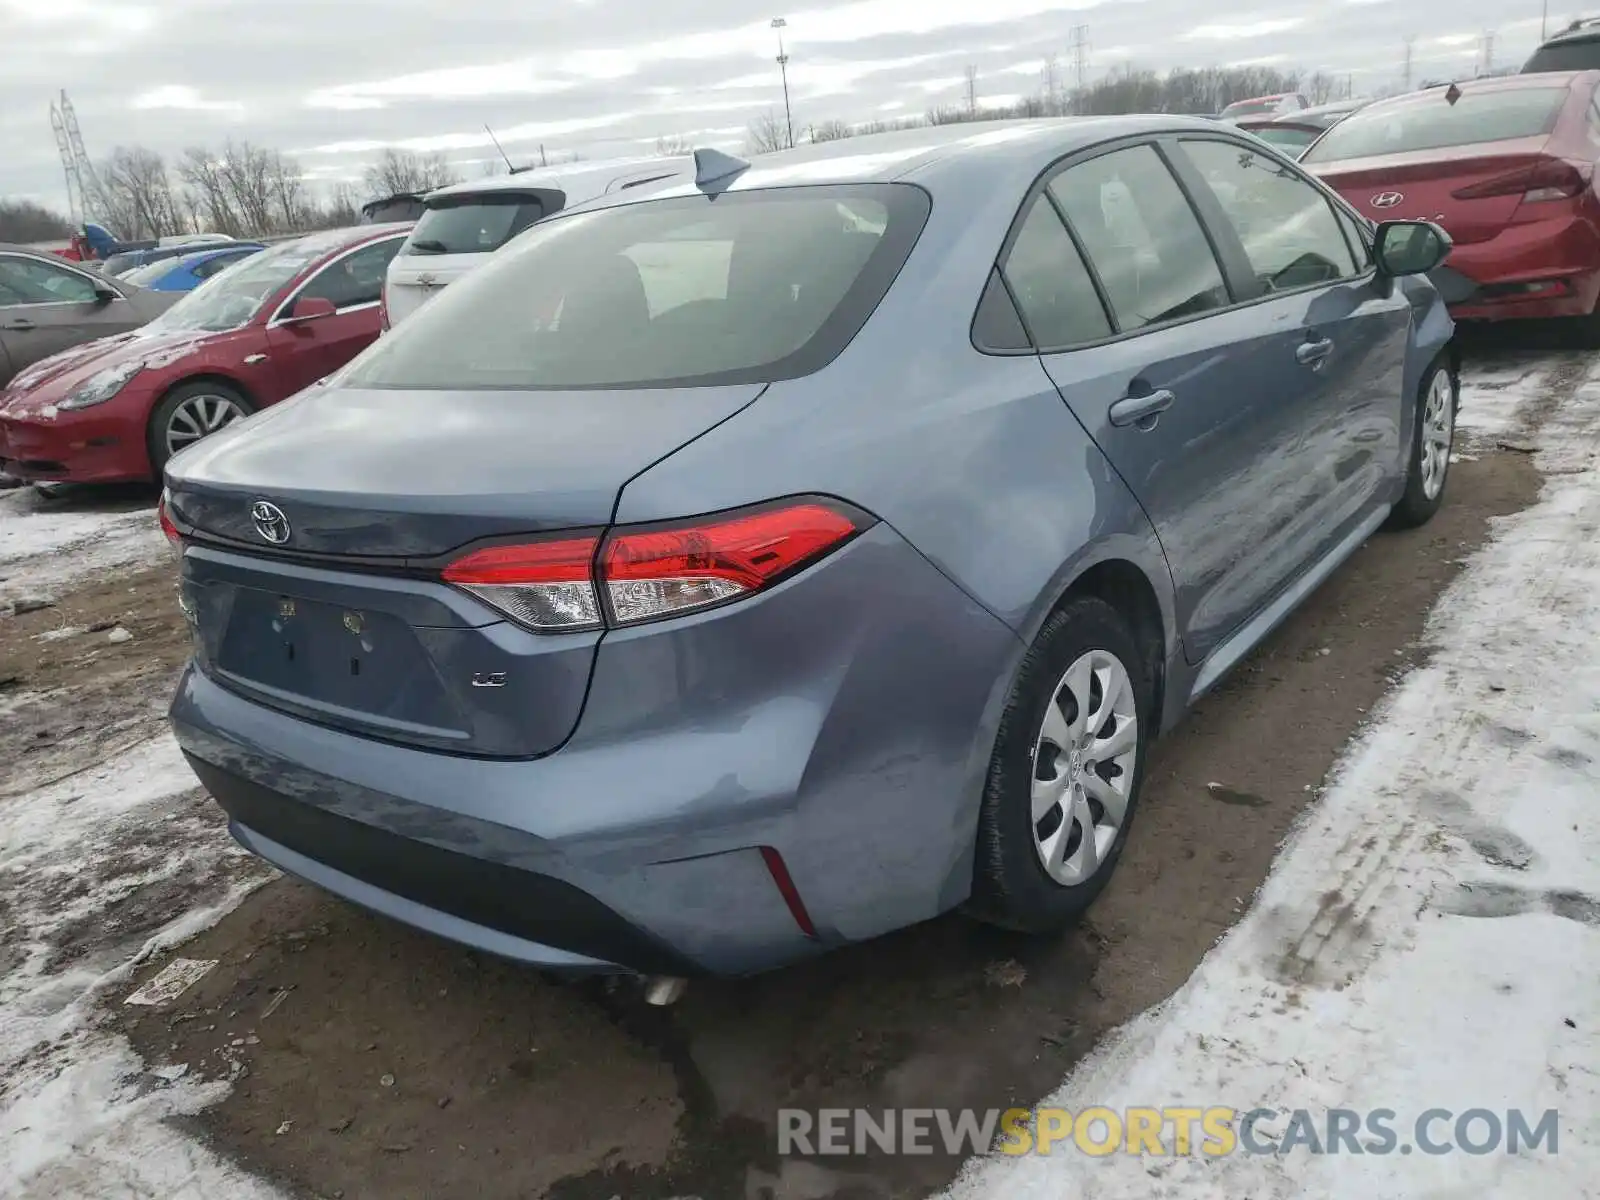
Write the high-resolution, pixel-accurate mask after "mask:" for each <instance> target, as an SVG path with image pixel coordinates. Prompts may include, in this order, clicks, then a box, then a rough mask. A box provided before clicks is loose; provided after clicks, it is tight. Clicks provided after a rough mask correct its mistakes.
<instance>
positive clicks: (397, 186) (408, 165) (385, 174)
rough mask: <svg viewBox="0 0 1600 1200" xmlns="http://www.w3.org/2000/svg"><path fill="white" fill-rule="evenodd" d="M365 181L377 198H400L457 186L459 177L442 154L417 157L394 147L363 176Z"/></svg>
mask: <svg viewBox="0 0 1600 1200" xmlns="http://www.w3.org/2000/svg"><path fill="white" fill-rule="evenodd" d="M362 179H363V181H364V182H365V183H366V185H367V190H368V191H370V192H371V193H373V195H375V196H398V195H406V194H409V193H412V192H431V191H432V190H433V189H434V188H439V187H444V186H445V185H446V184H450V183H456V182H458V180H459V179H460V177H459V176H458V175H457V174H456V173H455V171H453V170H452V169H451V167H450V164H449V163H447V162H446V161H445V158H444V155H442V154H417V153H414V152H413V151H410V150H396V149H394V148H392V147H391V148H390V149H388V150H385V151H384V152H383V153H382V154H381V155H379V156H378V161H377V162H375V163H373V164H372V165H371V166H369V167H368V168H367V169H366V171H365V172H363V174H362Z"/></svg>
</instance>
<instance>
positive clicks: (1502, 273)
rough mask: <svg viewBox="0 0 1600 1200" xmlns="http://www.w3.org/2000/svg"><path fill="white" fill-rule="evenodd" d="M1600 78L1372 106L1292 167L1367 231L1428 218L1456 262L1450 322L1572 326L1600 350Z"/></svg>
mask: <svg viewBox="0 0 1600 1200" xmlns="http://www.w3.org/2000/svg"><path fill="white" fill-rule="evenodd" d="M1597 85H1600V71H1581V72H1566V73H1560V74H1555V73H1552V74H1542V75H1511V76H1505V77H1501V78H1492V79H1473V80H1467V81H1464V82H1461V83H1455V84H1449V85H1445V86H1441V87H1435V88H1428V89H1425V90H1424V91H1420V92H1413V93H1411V94H1410V95H1407V96H1397V97H1395V98H1393V99H1390V100H1379V101H1376V102H1374V103H1372V104H1369V105H1368V106H1366V107H1365V108H1363V109H1361V110H1360V111H1359V112H1356V113H1354V114H1352V115H1351V116H1349V117H1347V118H1346V119H1345V120H1343V121H1341V122H1340V123H1339V124H1337V125H1335V126H1334V127H1333V128H1332V129H1330V130H1328V132H1327V133H1325V134H1323V135H1322V137H1321V138H1320V139H1318V140H1317V141H1316V142H1315V143H1314V144H1313V145H1312V146H1311V148H1310V149H1309V150H1307V151H1306V153H1305V154H1304V156H1302V158H1301V159H1300V163H1301V165H1302V166H1304V167H1306V168H1307V169H1309V170H1311V171H1314V172H1315V173H1316V174H1318V175H1320V176H1321V177H1322V178H1323V180H1325V181H1326V182H1327V183H1329V184H1331V185H1332V186H1333V187H1334V188H1335V189H1337V190H1338V192H1339V193H1340V194H1341V195H1342V196H1344V198H1345V199H1346V200H1348V201H1349V202H1350V203H1351V204H1353V205H1354V206H1355V207H1356V209H1357V210H1358V211H1360V212H1362V213H1364V214H1366V215H1367V216H1369V217H1371V218H1372V219H1373V220H1375V221H1381V220H1394V219H1400V218H1419V217H1420V218H1425V219H1427V220H1431V221H1435V222H1437V223H1438V224H1440V225H1442V226H1444V228H1445V229H1446V230H1447V231H1448V232H1449V234H1450V237H1451V238H1452V239H1453V240H1454V242H1455V249H1454V250H1452V251H1451V253H1450V258H1449V260H1448V262H1446V264H1445V266H1444V267H1442V268H1440V270H1439V271H1438V272H1436V275H1437V276H1438V278H1436V279H1435V282H1436V283H1437V284H1439V286H1440V290H1441V291H1442V292H1443V294H1444V296H1445V299H1446V300H1447V301H1449V302H1450V312H1451V315H1453V316H1454V317H1455V318H1456V319H1458V320H1466V321H1471V320H1483V321H1499V320H1505V319H1508V318H1517V317H1577V318H1581V319H1582V320H1583V321H1584V323H1585V325H1586V327H1587V328H1586V333H1587V335H1588V337H1589V338H1590V339H1593V340H1600V313H1597V311H1596V306H1597V301H1600V194H1597V193H1596V190H1595V185H1596V180H1595V163H1596V160H1597V159H1600V101H1597V97H1596V87H1597Z"/></svg>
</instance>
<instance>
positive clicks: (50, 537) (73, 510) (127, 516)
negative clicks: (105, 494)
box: [0, 487, 166, 601]
mask: <svg viewBox="0 0 1600 1200" xmlns="http://www.w3.org/2000/svg"><path fill="white" fill-rule="evenodd" d="M96 500H98V497H86V498H78V497H73V498H65V497H61V498H56V499H49V498H46V497H44V496H43V495H41V494H40V493H39V492H38V491H37V490H35V489H34V488H31V487H25V488H17V489H15V490H13V491H7V492H0V601H4V600H11V599H16V598H19V597H23V596H27V597H30V598H32V597H39V598H43V599H50V598H53V597H54V596H56V595H58V594H59V593H60V592H61V591H62V590H63V589H64V587H65V585H67V584H68V583H71V582H72V581H73V580H76V579H81V578H83V577H85V576H88V575H92V574H95V573H97V572H104V571H107V570H110V569H113V568H118V567H127V568H131V567H134V566H142V565H144V564H145V563H148V562H151V561H154V560H155V559H156V558H157V557H158V556H159V555H160V554H161V553H162V550H163V548H164V547H165V546H166V541H165V539H164V538H163V537H162V536H161V529H160V526H159V525H158V524H157V523H156V516H155V510H154V509H153V508H152V507H151V505H150V503H149V501H148V500H142V501H139V502H137V505H136V506H132V505H131V504H130V502H129V501H127V500H119V501H112V502H109V503H99V502H94V501H96Z"/></svg>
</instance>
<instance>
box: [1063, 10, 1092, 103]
mask: <svg viewBox="0 0 1600 1200" xmlns="http://www.w3.org/2000/svg"><path fill="white" fill-rule="evenodd" d="M1068 44H1069V45H1070V46H1071V47H1072V83H1073V88H1074V92H1073V105H1072V107H1073V111H1075V112H1077V111H1081V110H1082V108H1083V95H1084V91H1085V89H1086V88H1087V87H1088V86H1089V27H1088V26H1087V25H1074V26H1073V27H1072V41H1071V42H1070V43H1068Z"/></svg>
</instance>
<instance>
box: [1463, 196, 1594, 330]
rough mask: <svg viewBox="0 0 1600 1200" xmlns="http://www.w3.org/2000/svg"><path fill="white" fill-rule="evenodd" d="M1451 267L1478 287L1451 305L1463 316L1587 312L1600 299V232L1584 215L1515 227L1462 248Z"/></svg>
mask: <svg viewBox="0 0 1600 1200" xmlns="http://www.w3.org/2000/svg"><path fill="white" fill-rule="evenodd" d="M1447 269H1448V270H1450V271H1452V272H1455V273H1458V274H1459V275H1461V276H1464V277H1465V278H1466V279H1468V280H1470V281H1471V282H1472V284H1474V285H1475V290H1474V291H1473V292H1472V293H1471V295H1470V296H1467V297H1466V298H1464V299H1462V300H1459V301H1456V302H1453V303H1452V304H1451V305H1450V315H1451V316H1453V317H1455V318H1456V319H1457V320H1462V321H1502V320H1521V319H1529V318H1548V317H1578V316H1584V315H1587V314H1588V313H1590V312H1592V311H1594V308H1595V303H1596V300H1597V299H1600V233H1597V231H1596V229H1595V227H1594V225H1593V224H1591V223H1590V222H1589V220H1587V219H1586V218H1583V217H1562V218H1558V219H1554V220H1550V221H1538V222H1532V223H1528V224H1521V225H1509V226H1507V227H1506V228H1505V229H1504V230H1502V231H1501V232H1500V233H1499V234H1497V235H1496V236H1495V237H1493V238H1490V239H1489V240H1488V241H1486V242H1473V243H1469V244H1466V245H1458V246H1456V247H1455V248H1454V249H1453V250H1452V251H1451V252H1450V259H1449V262H1448V264H1447Z"/></svg>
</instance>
